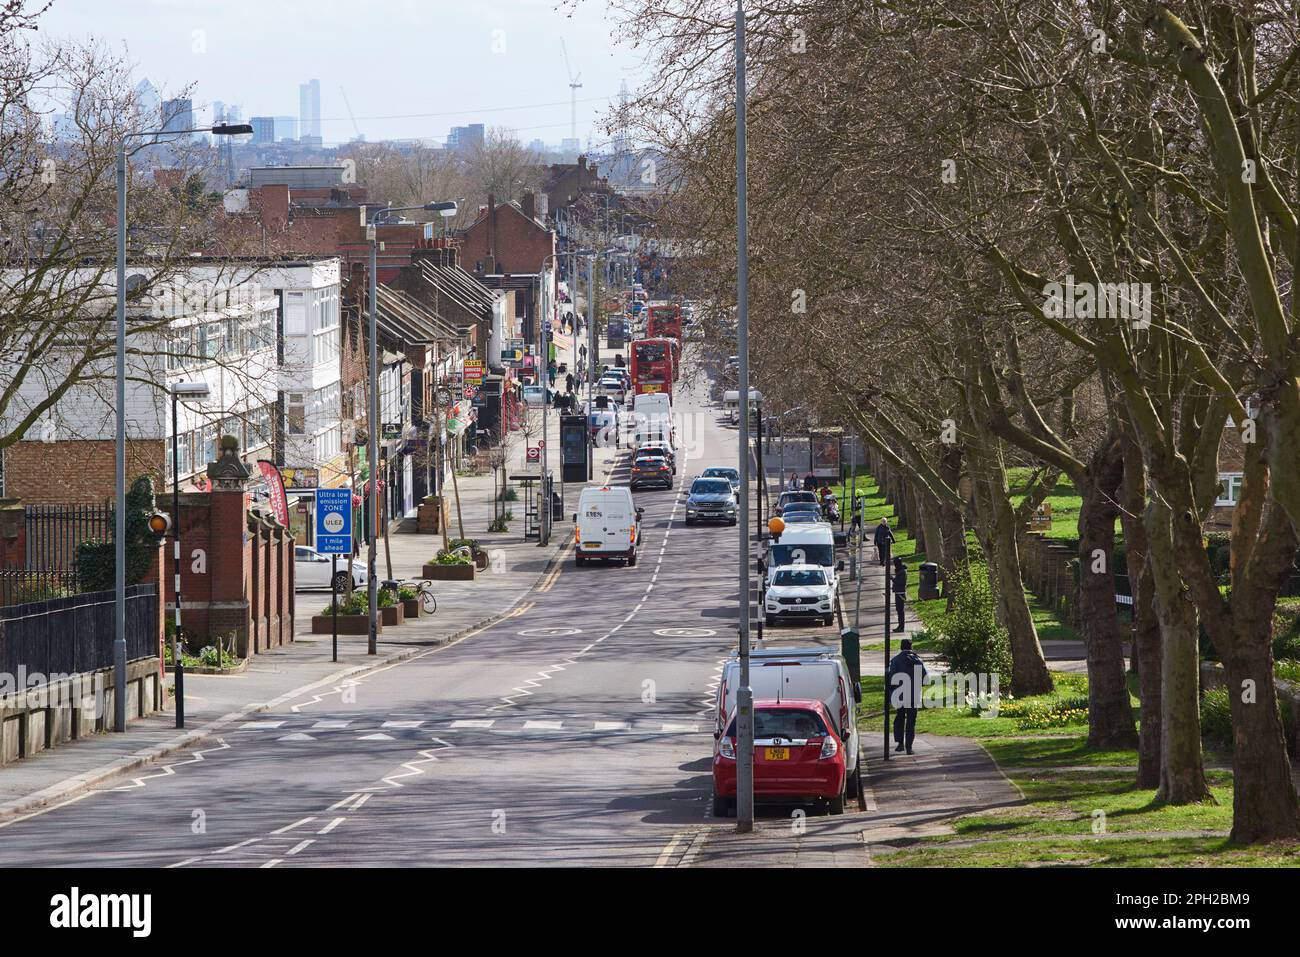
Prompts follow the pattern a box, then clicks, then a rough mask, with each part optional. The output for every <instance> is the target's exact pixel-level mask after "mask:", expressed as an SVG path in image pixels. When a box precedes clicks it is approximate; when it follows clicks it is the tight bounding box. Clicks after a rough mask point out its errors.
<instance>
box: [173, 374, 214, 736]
mask: <svg viewBox="0 0 1300 957" xmlns="http://www.w3.org/2000/svg"><path fill="white" fill-rule="evenodd" d="M171 394H172V564H173V566H174V569H175V577H174V579H173V582H174V584H173V589H172V590H173V592H174V593H175V597H176V615H175V623H176V628H175V630H174V631H173V633H172V669H173V674H174V675H175V677H176V727H178V728H183V727H185V643H184V642H183V641H182V640H181V433H180V427H179V424H178V416H177V414H176V408H177V406H178V405H180V402H181V400H182V399H187V400H189V401H192V402H197V401H199V400H201V399H206V398H207V397H208V396H210V395H211V394H212V390H210V389H209V388H208V384H207V383H206V382H177V383H174V384H173V385H172V387H171ZM217 654H218V657H220V654H221V652H220V649H218V651H217Z"/></svg>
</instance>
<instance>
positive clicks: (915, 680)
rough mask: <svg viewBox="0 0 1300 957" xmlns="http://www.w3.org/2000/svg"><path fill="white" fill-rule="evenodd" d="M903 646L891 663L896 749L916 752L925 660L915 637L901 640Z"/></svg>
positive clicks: (890, 674)
mask: <svg viewBox="0 0 1300 957" xmlns="http://www.w3.org/2000/svg"><path fill="white" fill-rule="evenodd" d="M898 644H899V647H900V648H901V649H902V650H901V651H899V653H898V654H896V655H895V656H894V659H893V660H892V661H891V662H890V663H889V680H888V681H887V682H886V684H888V685H889V704H890V707H892V708H893V709H894V745H895V747H894V750H895V751H902V750H904V749H906V750H907V753H908V754H911V753H912V741H913V739H915V738H916V709H917V708H919V707H921V694H922V692H923V691H924V682H925V676H926V674H927V672H926V670H925V662H923V661H922V660H921V656H920V655H918V654H917V653H916V652H914V651H913V650H912V639H911V638H904V639H903V640H902V641H900V642H899V643H898Z"/></svg>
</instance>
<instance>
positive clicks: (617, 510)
mask: <svg viewBox="0 0 1300 957" xmlns="http://www.w3.org/2000/svg"><path fill="white" fill-rule="evenodd" d="M643 512H644V509H642V508H640V507H638V506H637V505H636V503H635V502H634V501H633V500H632V490H631V489H629V488H627V487H623V486H610V485H603V486H599V487H598V486H588V487H587V488H584V489H583V490H582V494H581V495H580V496H579V497H578V512H577V514H576V515H575V516H574V543H575V544H574V559H573V561H574V564H575V565H585V564H586V563H587V562H588V561H591V560H592V559H607V560H615V561H619V560H621V561H623V562H624V563H625V564H627V565H628V566H629V567H631V566H633V565H635V564H636V549H637V546H638V545H639V544H641V515H642V513H643Z"/></svg>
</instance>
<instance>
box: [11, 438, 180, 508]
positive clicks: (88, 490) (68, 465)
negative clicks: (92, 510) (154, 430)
mask: <svg viewBox="0 0 1300 957" xmlns="http://www.w3.org/2000/svg"><path fill="white" fill-rule="evenodd" d="M114 455H115V451H114V443H113V441H112V440H111V439H104V440H84V441H72V440H69V441H59V442H15V443H14V444H13V445H11V446H9V448H7V449H5V450H4V469H5V494H6V495H7V496H9V497H10V498H18V499H22V501H23V502H24V504H27V505H54V504H63V503H76V504H91V503H96V502H103V501H105V500H107V499H111V498H112V497H113V493H114V481H113V477H114V469H115V465H114ZM164 455H165V443H164V442H163V440H162V439H138V440H129V441H128V442H127V444H126V485H127V488H128V489H129V488H130V487H131V483H132V482H134V481H135V480H136V479H137V478H139V477H140V476H142V475H149V476H151V477H152V478H153V480H154V489H155V491H157V492H159V494H161V490H162V489H163V479H164V477H163V467H164V462H165V458H164Z"/></svg>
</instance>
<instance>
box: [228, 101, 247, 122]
mask: <svg viewBox="0 0 1300 957" xmlns="http://www.w3.org/2000/svg"><path fill="white" fill-rule="evenodd" d="M243 116H244V110H243V108H242V107H240V105H239V104H238V103H230V104H227V106H226V122H227V123H242V122H244V120H243Z"/></svg>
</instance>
